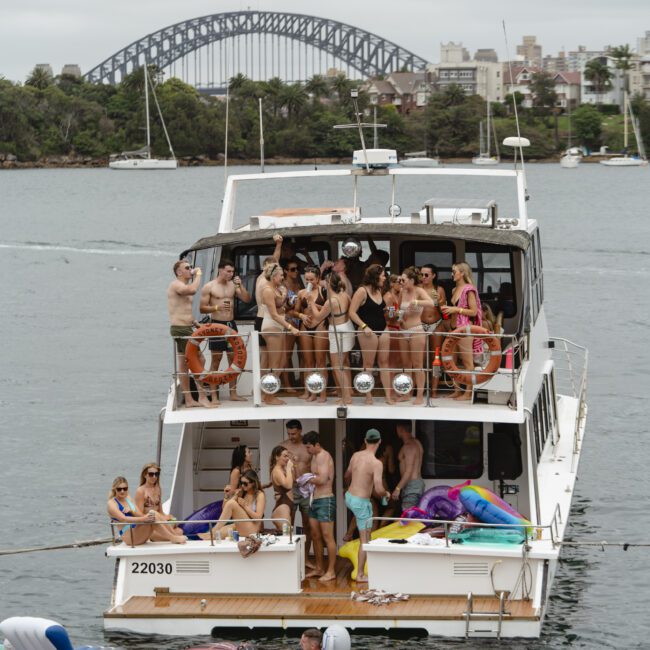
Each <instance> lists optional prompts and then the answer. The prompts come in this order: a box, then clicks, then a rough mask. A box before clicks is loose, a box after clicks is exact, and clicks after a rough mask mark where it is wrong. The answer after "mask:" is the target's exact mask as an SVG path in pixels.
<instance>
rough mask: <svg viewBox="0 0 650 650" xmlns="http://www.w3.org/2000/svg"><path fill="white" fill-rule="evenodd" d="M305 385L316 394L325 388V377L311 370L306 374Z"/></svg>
mask: <svg viewBox="0 0 650 650" xmlns="http://www.w3.org/2000/svg"><path fill="white" fill-rule="evenodd" d="M305 386H306V387H307V390H308V391H309V392H310V393H311V394H312V395H317V394H318V393H322V392H323V391H324V390H325V388H326V387H327V384H326V382H325V377H323V375H321V374H320V372H312V373H310V374H309V375H307V379H305Z"/></svg>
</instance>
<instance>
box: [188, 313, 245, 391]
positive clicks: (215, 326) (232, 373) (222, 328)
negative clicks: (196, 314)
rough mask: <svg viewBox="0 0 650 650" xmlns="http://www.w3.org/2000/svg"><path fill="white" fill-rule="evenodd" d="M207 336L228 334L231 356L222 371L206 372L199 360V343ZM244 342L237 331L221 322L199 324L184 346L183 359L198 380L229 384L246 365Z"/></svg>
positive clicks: (217, 384) (215, 383) (218, 384)
mask: <svg viewBox="0 0 650 650" xmlns="http://www.w3.org/2000/svg"><path fill="white" fill-rule="evenodd" d="M208 336H229V337H230V338H229V339H228V344H229V345H230V347H231V348H232V351H233V358H232V362H231V364H230V365H229V366H228V368H226V370H224V371H223V372H206V370H205V368H204V367H203V361H202V360H201V357H202V355H201V343H202V342H203V340H204V339H205V338H206V337H208ZM247 356H248V355H247V353H246V344H245V343H244V340H243V339H242V337H241V336H239V335H238V334H237V332H236V331H235V330H234V329H232V328H230V327H228V326H227V325H223V324H221V323H210V324H208V325H201V327H199V329H197V330H196V331H195V332H194V333H193V334H192V338H190V339H189V340H188V341H187V347H186V348H185V361H186V362H187V367H188V368H189V370H190V372H191V373H192V374H193V375H194V376H195V377H196V379H198V380H199V381H204V382H207V383H208V384H214V385H215V386H220V385H221V384H229V383H230V382H231V381H234V380H235V379H237V377H238V376H239V374H240V373H241V371H242V370H243V369H244V367H245V366H246V358H247Z"/></svg>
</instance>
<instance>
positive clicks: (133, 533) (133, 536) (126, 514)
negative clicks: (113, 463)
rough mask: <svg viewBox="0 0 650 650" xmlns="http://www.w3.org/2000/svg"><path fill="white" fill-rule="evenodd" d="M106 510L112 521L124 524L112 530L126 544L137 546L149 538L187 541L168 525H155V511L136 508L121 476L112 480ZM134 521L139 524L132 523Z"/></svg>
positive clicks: (125, 481) (153, 539) (127, 485)
mask: <svg viewBox="0 0 650 650" xmlns="http://www.w3.org/2000/svg"><path fill="white" fill-rule="evenodd" d="M106 510H107V512H108V516H109V517H110V518H111V521H112V522H113V523H121V524H124V525H123V526H115V527H113V530H114V531H115V532H116V534H117V536H118V539H121V540H124V542H125V543H126V544H129V545H133V546H137V545H139V544H144V543H145V542H148V541H149V540H152V541H161V542H172V543H174V544H185V542H186V541H187V537H185V535H175V534H174V533H173V532H172V531H171V530H170V529H169V527H168V526H155V525H154V523H153V522H155V521H156V513H155V512H154V511H153V510H150V511H149V512H148V513H147V514H146V515H145V514H144V513H143V512H142V511H140V510H138V508H137V506H136V505H135V503H133V500H132V499H131V496H130V495H129V483H128V481H127V480H126V479H125V478H124V477H123V476H118V477H117V478H116V479H115V480H114V481H113V485H112V486H111V491H110V492H109V499H108V503H107V505H106ZM136 523H139V524H141V525H140V526H134V525H132V524H136Z"/></svg>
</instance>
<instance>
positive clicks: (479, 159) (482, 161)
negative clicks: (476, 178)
mask: <svg viewBox="0 0 650 650" xmlns="http://www.w3.org/2000/svg"><path fill="white" fill-rule="evenodd" d="M498 164H499V159H498V158H487V157H486V156H475V157H474V158H472V165H482V166H487V165H498Z"/></svg>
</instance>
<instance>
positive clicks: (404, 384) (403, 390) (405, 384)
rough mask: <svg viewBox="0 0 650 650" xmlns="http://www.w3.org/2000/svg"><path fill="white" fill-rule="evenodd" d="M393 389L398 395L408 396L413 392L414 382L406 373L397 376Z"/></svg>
mask: <svg viewBox="0 0 650 650" xmlns="http://www.w3.org/2000/svg"><path fill="white" fill-rule="evenodd" d="M393 388H394V389H395V392H396V393H397V394H398V395H408V394H409V393H410V392H411V391H412V390H413V380H412V379H411V378H410V377H409V376H408V375H407V374H406V373H404V372H400V373H399V375H395V377H394V379H393Z"/></svg>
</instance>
